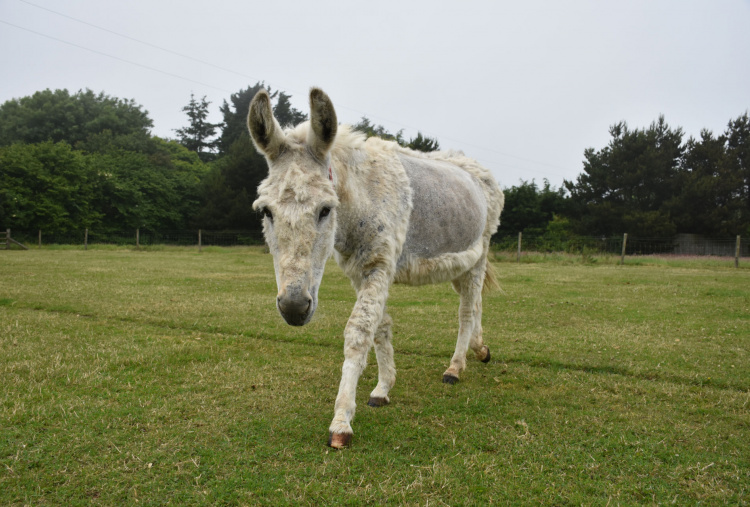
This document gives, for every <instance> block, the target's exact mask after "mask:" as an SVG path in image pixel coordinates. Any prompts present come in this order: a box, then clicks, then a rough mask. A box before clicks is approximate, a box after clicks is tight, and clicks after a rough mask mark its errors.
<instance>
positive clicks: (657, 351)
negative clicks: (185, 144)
mask: <svg viewBox="0 0 750 507" xmlns="http://www.w3.org/2000/svg"><path fill="white" fill-rule="evenodd" d="M528 260H529V259H527V262H523V263H520V264H516V263H515V262H504V261H501V262H498V263H497V264H496V267H497V270H498V275H499V280H500V283H501V285H502V287H503V291H502V292H496V293H493V294H490V295H488V296H486V297H485V306H484V308H485V311H484V329H485V341H486V342H487V343H488V344H489V346H490V347H491V349H492V358H493V359H492V361H491V362H490V363H489V364H486V365H485V364H482V363H480V362H478V361H476V360H473V359H472V360H471V361H470V362H469V366H468V368H467V370H466V371H465V372H464V374H463V375H462V377H461V382H460V383H459V384H457V385H455V386H450V385H446V384H443V383H441V376H442V373H443V371H444V370H445V368H446V367H447V365H448V361H449V359H450V355H451V353H452V351H453V347H454V344H455V336H456V333H457V320H456V315H457V311H458V298H457V296H456V295H455V294H454V293H453V292H452V289H451V288H450V286H449V285H447V284H444V285H439V286H431V287H421V288H412V287H402V286H397V287H394V288H393V290H392V292H391V297H390V300H389V311H390V313H391V315H392V316H393V319H394V321H395V325H394V333H395V334H394V342H395V343H394V346H395V349H396V365H397V368H398V379H397V382H396V386H395V388H394V389H393V391H392V392H391V404H390V405H389V406H387V407H383V408H378V409H375V408H371V407H368V406H367V405H366V402H367V397H368V395H369V392H370V391H371V390H372V388H373V387H374V385H375V383H376V379H377V368H376V366H375V359H374V355H373V356H371V359H370V366H369V367H368V368H367V370H366V371H365V374H364V375H363V377H362V379H361V381H360V387H359V392H358V407H359V408H358V412H357V417H356V419H355V421H354V425H353V427H354V431H355V435H354V441H353V445H352V446H351V448H349V449H346V450H344V451H340V452H336V451H333V450H330V449H329V448H327V447H326V446H325V443H326V440H327V437H328V431H327V429H328V424H329V423H330V419H331V417H332V414H333V402H334V399H335V396H336V391H337V388H338V380H339V375H340V371H341V364H342V359H343V352H342V349H343V343H342V341H343V339H342V334H343V327H344V324H345V323H346V319H347V317H348V314H349V312H350V310H351V307H352V304H353V300H354V294H353V290H352V289H351V287H350V285H349V283H348V281H347V280H346V279H345V278H344V276H343V275H342V273H341V271H340V270H339V269H338V267H337V266H336V265H335V264H334V263H333V262H331V263H330V264H329V266H328V268H327V273H326V277H325V278H324V283H323V286H322V288H321V290H320V305H319V307H318V312H317V314H316V317H315V319H314V320H313V322H312V323H311V324H309V325H308V326H305V327H302V328H292V327H290V326H287V325H286V324H284V323H283V321H282V319H281V317H279V316H278V314H277V313H276V310H275V308H274V306H273V300H274V296H275V293H276V287H275V280H274V275H273V265H272V261H271V257H270V256H268V255H264V254H262V253H261V252H260V250H259V249H245V248H231V249H216V248H209V249H204V251H203V253H198V252H197V251H196V250H194V249H178V248H174V249H168V248H167V249H154V250H147V251H133V250H124V249H119V250H118V249H96V248H94V249H89V250H88V251H85V252H84V251H82V250H80V249H60V250H47V249H42V250H31V251H28V252H19V251H10V252H5V251H3V252H0V378H1V379H2V380H0V386H1V387H0V504H2V505H22V504H30V505H51V504H54V505H80V504H86V505H88V504H101V505H114V504H123V503H127V504H135V503H138V504H144V505H152V504H160V505H161V504H167V503H171V504H179V505H183V504H205V505H209V504H211V505H215V504H240V505H253V504H273V505H284V504H299V503H302V504H316V505H334V504H385V503H393V504H413V505H427V504H429V505H484V504H490V503H494V504H498V505H503V504H529V503H530V504H543V505H573V504H586V505H591V504H596V505H618V504H619V505H633V504H671V503H675V504H679V505H692V504H710V505H716V504H734V505H737V504H747V503H750V354H749V352H750V269H748V268H747V267H741V268H740V269H734V268H733V267H730V266H731V264H730V263H727V265H726V266H723V265H713V264H710V263H701V262H700V261H689V262H681V261H673V260H670V261H664V260H659V259H652V260H648V259H645V260H639V261H637V262H635V261H633V262H631V261H629V264H628V265H625V266H617V265H616V261H617V260H619V259H606V258H605V259H596V258H584V259H579V258H548V259H538V260H539V262H528ZM532 260H533V259H532Z"/></svg>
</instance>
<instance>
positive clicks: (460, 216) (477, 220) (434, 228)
mask: <svg viewBox="0 0 750 507" xmlns="http://www.w3.org/2000/svg"><path fill="white" fill-rule="evenodd" d="M399 158H400V159H401V163H402V164H403V166H404V168H405V169H406V174H407V176H408V177H409V183H410V186H411V189H412V205H413V209H412V213H411V218H410V221H409V229H408V232H407V235H406V242H405V243H404V248H403V251H402V254H401V258H400V259H399V262H398V265H399V271H403V270H408V269H409V266H413V265H415V264H419V263H420V261H421V260H428V259H435V258H438V257H442V256H445V254H461V253H466V255H467V256H469V257H475V256H476V253H477V250H478V249H477V247H478V246H479V245H478V243H481V240H482V234H483V232H484V228H485V224H486V222H487V200H486V198H485V195H484V192H483V191H482V188H481V186H480V183H479V182H478V181H477V180H476V179H474V178H473V177H472V176H471V175H470V174H469V173H467V172H466V171H464V170H462V169H461V168H459V167H457V166H455V165H453V164H449V163H447V162H442V161H437V160H426V159H420V158H415V157H409V156H407V155H399ZM479 252H481V246H480V247H479ZM446 257H447V258H452V257H457V256H455V255H448V256H446ZM458 257H463V255H459V256H458ZM469 260H470V259H465V261H469ZM462 264H463V262H462ZM402 274H404V275H405V274H406V273H402ZM398 278H400V277H398Z"/></svg>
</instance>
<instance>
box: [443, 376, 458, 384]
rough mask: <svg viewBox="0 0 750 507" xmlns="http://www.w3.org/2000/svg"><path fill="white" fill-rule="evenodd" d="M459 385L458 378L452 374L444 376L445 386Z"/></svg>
mask: <svg viewBox="0 0 750 507" xmlns="http://www.w3.org/2000/svg"><path fill="white" fill-rule="evenodd" d="M457 383H458V377H456V376H455V375H451V374H450V373H445V374H444V375H443V384H450V385H454V384H457Z"/></svg>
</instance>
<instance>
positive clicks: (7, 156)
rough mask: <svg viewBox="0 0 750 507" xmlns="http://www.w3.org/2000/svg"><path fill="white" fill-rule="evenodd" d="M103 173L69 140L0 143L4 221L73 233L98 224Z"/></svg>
mask: <svg viewBox="0 0 750 507" xmlns="http://www.w3.org/2000/svg"><path fill="white" fill-rule="evenodd" d="M98 183H99V175H98V174H97V172H96V170H94V169H93V168H92V167H91V165H90V164H89V163H88V161H87V160H86V157H85V155H84V154H82V153H81V152H79V151H75V150H73V149H72V147H71V146H70V145H69V144H68V143H65V142H57V143H53V142H52V141H46V142H42V143H37V144H21V143H15V144H13V145H11V146H6V147H0V224H2V225H3V227H10V228H15V229H24V230H38V229H44V230H47V231H50V230H52V231H57V232H69V231H73V230H82V229H84V228H86V227H94V226H95V225H98V224H99V223H100V222H101V218H102V213H101V212H100V211H99V210H97V209H96V206H95V202H96V200H97V195H98V189H97V186H98Z"/></svg>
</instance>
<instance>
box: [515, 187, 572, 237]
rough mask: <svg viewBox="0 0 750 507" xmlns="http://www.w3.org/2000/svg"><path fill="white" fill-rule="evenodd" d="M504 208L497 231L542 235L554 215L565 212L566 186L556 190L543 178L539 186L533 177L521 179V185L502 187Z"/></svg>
mask: <svg viewBox="0 0 750 507" xmlns="http://www.w3.org/2000/svg"><path fill="white" fill-rule="evenodd" d="M503 193H504V194H505V208H504V209H503V213H502V216H501V222H502V223H501V226H500V234H501V235H503V236H507V235H515V234H517V233H518V232H524V233H526V234H534V235H541V234H544V233H545V232H546V230H547V226H548V224H549V223H550V222H551V221H552V220H553V219H554V218H555V216H559V215H562V214H564V213H565V212H566V208H567V202H566V197H565V189H564V188H562V187H560V188H558V189H555V188H554V187H552V186H551V185H550V183H549V181H547V180H544V186H543V187H542V188H539V186H538V185H537V184H536V182H535V181H534V180H532V181H531V182H527V181H521V183H520V185H518V186H513V187H510V188H505V189H504V190H503Z"/></svg>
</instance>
